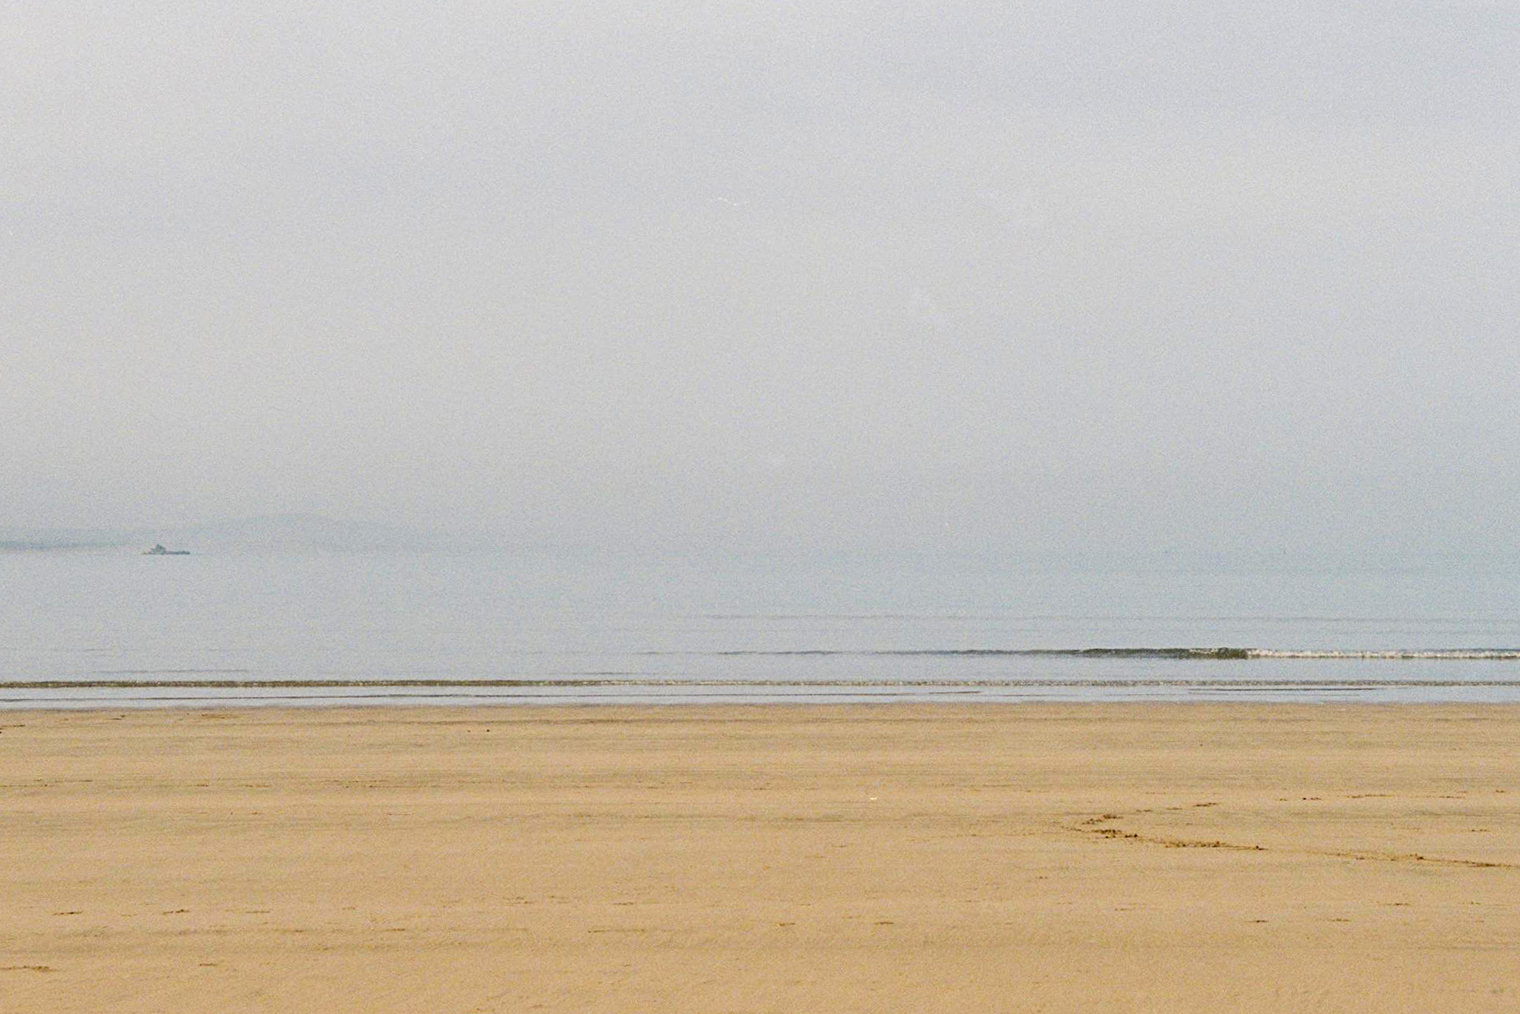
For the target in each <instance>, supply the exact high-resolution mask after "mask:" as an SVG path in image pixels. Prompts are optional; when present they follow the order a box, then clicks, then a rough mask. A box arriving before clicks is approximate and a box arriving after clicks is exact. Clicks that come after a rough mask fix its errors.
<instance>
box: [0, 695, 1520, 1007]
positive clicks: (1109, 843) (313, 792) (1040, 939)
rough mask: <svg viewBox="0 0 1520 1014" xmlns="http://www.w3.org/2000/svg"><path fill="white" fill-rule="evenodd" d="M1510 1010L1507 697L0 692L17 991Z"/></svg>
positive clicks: (354, 1002)
mask: <svg viewBox="0 0 1520 1014" xmlns="http://www.w3.org/2000/svg"><path fill="white" fill-rule="evenodd" d="M1517 1009H1520V707H1461V706H1412V707H1410V706H1406V707H1371V706H1338V705H1319V706H1278V705H1252V704H1238V705H1170V704H1168V705H1161V704H1157V705H1048V706H1047V705H1019V706H992V705H981V706H971V707H954V706H943V705H873V706H833V707H827V706H825V707H815V706H805V707H804V706H763V707H731V708H695V707H691V708H683V707H673V708H611V707H605V708H604V707H583V708H574V709H562V708H554V709H549V708H516V709H505V708H492V709H487V708H479V709H471V710H458V709H450V710H441V709H440V710H433V709H422V708H419V709H364V710H330V711H322V710H301V711H288V710H280V711H276V710H267V711H266V710H227V711H212V712H200V711H195V712H190V711H186V712H168V711H157V712H139V713H127V714H121V713H106V712H91V713H72V714H71V713H35V712H33V713H8V714H5V715H3V716H0V1011H5V1012H7V1014H10V1012H24V1011H48V1012H68V1011H90V1012H102V1011H110V1012H113V1014H118V1012H132V1011H177V1012H179V1011H218V1012H236V1011H315V1010H323V1011H365V1012H391V1011H395V1012H402V1011H405V1012H430V1014H431V1012H446V1011H447V1012H472V1011H502V1012H508V1011H511V1012H517V1011H531V1010H548V1011H576V1012H581V1011H607V1012H619V1014H623V1012H630V1011H675V1012H682V1011H691V1012H698V1011H700V1012H723V1011H733V1012H739V1011H757V1012H758V1011H775V1012H788V1014H792V1012H797V1011H904V1012H921V1011H977V1012H982V1011H1009V1012H1022V1011H1047V1012H1058V1011H1073V1012H1075V1011H1084V1012H1086V1011H1094V1010H1100V1011H1105V1012H1125V1011H1135V1012H1139V1011H1158V1012H1160V1011H1166V1012H1173V1011H1218V1010H1230V1011H1273V1012H1280V1011H1305V1010H1326V1011H1369V1012H1370V1011H1377V1012H1388V1011H1422V1012H1424V1011H1433V1010H1440V1011H1496V1012H1497V1011H1505V1012H1510V1011H1514V1010H1517Z"/></svg>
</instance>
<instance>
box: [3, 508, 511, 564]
mask: <svg viewBox="0 0 1520 1014" xmlns="http://www.w3.org/2000/svg"><path fill="white" fill-rule="evenodd" d="M155 543H157V545H154V544H155ZM144 546H153V548H152V549H149V550H144V549H143V548H142V547H144ZM169 546H174V547H176V548H175V549H172V550H171V549H169V548H167V547H169ZM501 547H502V543H501V542H500V541H499V540H498V539H497V538H495V537H494V536H492V535H490V534H486V533H473V532H446V531H430V530H423V529H415V528H405V527H401V526H396V525H386V524H379V523H376V522H371V521H344V520H338V519H335V518H328V517H323V516H322V515H320V514H274V515H264V516H260V517H251V518H234V519H231V520H226V521H213V522H208V523H204V524H198V525H141V526H137V527H133V528H7V527H3V526H0V552H22V551H29V552H59V551H76V552H84V551H90V552H109V551H112V550H116V551H121V552H133V553H140V554H142V555H145V556H183V555H187V554H194V555H200V554H205V553H209V554H213V555H221V554H225V553H283V552H302V553H305V552H314V553H426V552H437V551H442V552H461V551H479V550H496V549H499V548H501Z"/></svg>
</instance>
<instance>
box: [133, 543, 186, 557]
mask: <svg viewBox="0 0 1520 1014" xmlns="http://www.w3.org/2000/svg"><path fill="white" fill-rule="evenodd" d="M142 555H144V556H189V555H190V550H188V549H165V548H164V544H163V543H162V542H160V543H158V544H156V545H155V546H154V547H153V548H152V549H144V550H143V554H142Z"/></svg>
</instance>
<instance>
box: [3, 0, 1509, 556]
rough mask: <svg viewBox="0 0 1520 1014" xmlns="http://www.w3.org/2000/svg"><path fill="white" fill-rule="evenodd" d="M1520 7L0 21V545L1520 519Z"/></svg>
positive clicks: (1466, 543) (767, 539)
mask: <svg viewBox="0 0 1520 1014" xmlns="http://www.w3.org/2000/svg"><path fill="white" fill-rule="evenodd" d="M1517 180H1520V8H1517V7H1516V6H1515V5H1514V4H1512V3H1502V2H1492V3H1489V2H1477V0H1473V2H1466V0H1447V2H1440V0H1425V2H1413V0H1411V2H1393V0H1389V2H1365V3H1345V4H1326V3H1323V2H1312V3H1311V2H1302V3H1300V2H1292V0H1289V2H1283V0H1276V2H1272V3H1252V4H1244V3H1233V2H1229V0H1224V2H1218V3H1208V4H1180V3H1139V4H1118V3H1101V4H1093V3H1084V2H1071V0H1062V2H1059V3H1036V4H1020V3H1010V2H997V3H992V2H989V3H964V2H957V0H937V2H935V3H927V4H919V3H917V2H916V0H907V2H902V0H899V2H895V3H882V4H864V3H851V4H838V3H829V2H823V0H820V2H816V3H808V4H802V5H795V4H790V3H784V2H783V3H779V4H778V3H774V2H764V3H737V2H734V3H716V4H698V3H686V2H660V0H654V2H626V3H597V4H564V3H516V4H509V3H502V2H495V0H493V2H479V3H450V2H442V3H433V4H418V3H414V2H406V3H400V2H396V3H392V2H365V3H358V2H338V0H301V2H299V3H263V2H258V0H251V2H247V3H239V4H189V3H143V2H134V0H111V2H102V3H87V2H71V3H57V2H27V0H12V2H9V3H7V4H5V5H4V6H3V7H0V524H9V525H114V524H125V523H136V522H143V521H166V522H188V521H195V520H200V519H203V518H215V517H223V516H235V515H245V514H256V513H265V512H274V511H320V512H326V513H330V514H336V515H340V516H348V517H357V518H367V519H373V520H380V521H388V522H398V523H410V524H427V525H436V526H468V527H473V528H486V529H490V530H494V531H500V532H503V533H507V534H511V535H520V536H521V537H524V538H546V537H547V538H558V539H574V540H590V541H602V542H612V543H620V542H629V541H631V542H635V543H646V542H647V543H657V544H665V543H673V544H679V543H681V542H682V541H683V540H693V541H699V542H708V543H711V542H722V541H724V540H728V539H733V540H740V541H743V542H746V543H749V542H758V543H761V544H766V543H771V542H778V543H785V542H793V541H799V542H802V543H804V544H817V545H830V544H851V545H874V544H878V543H910V544H911V543H919V544H922V545H926V546H937V545H950V544H953V545H957V546H963V547H977V546H989V547H991V546H1006V547H1014V548H1018V547H1026V548H1028V547H1035V548H1050V547H1061V546H1078V545H1097V546H1112V547H1115V548H1120V549H1122V548H1125V547H1134V546H1174V545H1175V546H1187V545H1194V544H1207V545H1218V546H1222V547H1230V546H1246V545H1258V544H1267V545H1276V544H1280V545H1283V546H1287V547H1294V548H1303V547H1310V548H1312V547H1315V546H1319V545H1330V544H1336V543H1338V542H1343V541H1350V542H1352V543H1356V544H1359V545H1366V546H1369V547H1374V548H1386V547H1393V546H1399V545H1403V544H1411V545H1423V546H1431V547H1435V548H1467V549H1482V548H1484V547H1485V546H1488V545H1491V544H1492V545H1496V546H1501V547H1503V548H1506V549H1512V548H1514V547H1515V545H1516V537H1515V527H1514V518H1515V516H1516V503H1517V500H1520V476H1517V463H1520V385H1517V380H1520V347H1517V343H1520V326H1517V320H1520V184H1517Z"/></svg>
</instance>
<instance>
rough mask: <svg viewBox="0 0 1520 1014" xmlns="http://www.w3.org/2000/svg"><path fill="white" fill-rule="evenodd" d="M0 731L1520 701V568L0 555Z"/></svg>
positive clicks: (1462, 563) (1465, 564)
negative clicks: (293, 710) (97, 719)
mask: <svg viewBox="0 0 1520 1014" xmlns="http://www.w3.org/2000/svg"><path fill="white" fill-rule="evenodd" d="M0 683H3V687H0V707H5V708H26V707H39V706H42V707H112V708H117V707H158V706H205V705H251V704H281V705H289V704H308V705H310V704H326V703H344V704H397V703H408V704H411V703H439V704H471V703H522V704H543V703H556V704H557V703H593V702H614V701H617V702H662V703H689V702H755V701H858V700H940V701H1050V700H1060V701H1081V700H1188V701H1205V700H1215V701H1217V700H1273V701H1282V700H1293V701H1380V702H1418V701H1463V702H1479V701H1516V702H1520V566H1516V565H1513V564H1509V565H1504V564H1500V563H1490V564H1476V563H1474V562H1473V561H1471V560H1458V561H1450V560H1448V561H1431V562H1426V563H1423V564H1420V565H1408V566H1397V565H1390V564H1384V565H1377V566H1373V565H1366V564H1362V565H1350V564H1348V565H1340V566H1330V565H1328V564H1327V565H1324V566H1313V565H1309V566H1303V565H1300V566H1287V565H1283V564H1277V563H1272V562H1270V561H1267V562H1263V561H1255V562H1251V561H1246V562H1240V561H1236V562H1234V563H1231V562H1228V561H1193V562H1191V563H1179V562H1175V561H1168V560H1157V561H1151V562H1149V563H1144V564H1137V563H1133V562H1132V563H1128V564H1122V565H1121V564H1114V563H1104V562H1102V561H1096V562H1093V561H1089V562H1086V563H1084V564H1082V565H1072V564H1070V563H1069V562H1068V563H1063V564H1059V565H1058V564H1053V563H1049V562H1047V563H1043V564H1042V563H1027V562H1026V563H1006V562H1001V563H988V562H986V561H955V560H945V559H930V558H921V559H910V558H898V559H893V560H881V559H870V558H864V557H839V558H834V559H830V558H820V557H809V556H806V555H803V554H798V555H795V556H789V557H788V556H784V557H775V556H766V555H758V554H757V555H755V556H752V557H745V558H741V559H737V560H736V559H724V560H721V561H715V560H713V559H699V558H682V557H655V556H650V557H646V558H633V557H621V558H616V559H602V558H597V557H595V556H590V555H588V556H582V557H573V558H571V557H565V556H551V555H547V554H475V555H449V554H430V555H427V554H423V555H389V556H387V555H316V554H304V555H303V554H289V555H267V554H266V555H239V554H225V555H216V554H209V555H197V556H188V557H144V556H137V555H127V554H119V553H113V554H85V553H77V554H73V553H13V554H8V555H0Z"/></svg>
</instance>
